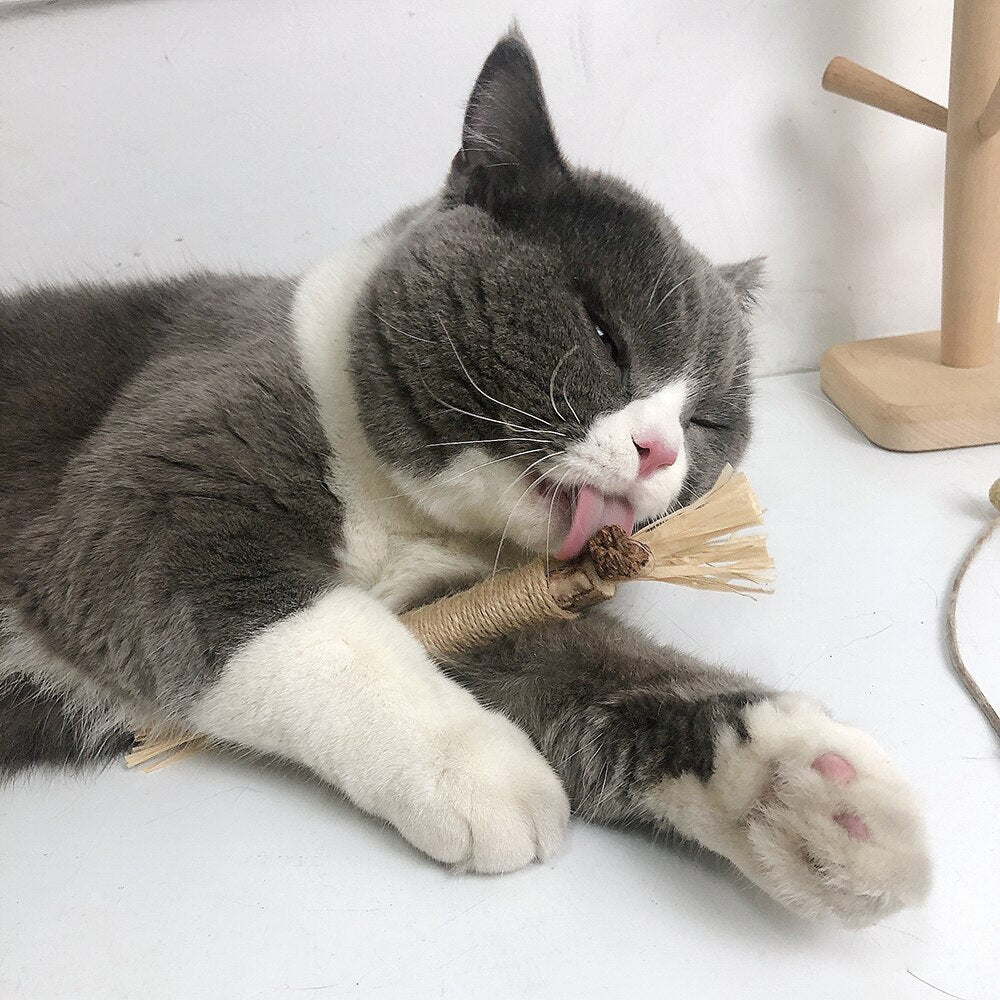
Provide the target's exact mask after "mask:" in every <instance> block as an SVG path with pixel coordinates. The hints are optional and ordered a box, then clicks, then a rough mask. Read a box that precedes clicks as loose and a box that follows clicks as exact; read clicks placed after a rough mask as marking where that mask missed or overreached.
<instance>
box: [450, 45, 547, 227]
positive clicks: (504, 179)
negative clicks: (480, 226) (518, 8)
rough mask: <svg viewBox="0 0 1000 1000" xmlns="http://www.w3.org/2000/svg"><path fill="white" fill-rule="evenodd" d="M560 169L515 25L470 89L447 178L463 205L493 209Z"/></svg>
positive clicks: (531, 63)
mask: <svg viewBox="0 0 1000 1000" xmlns="http://www.w3.org/2000/svg"><path fill="white" fill-rule="evenodd" d="M564 172H565V167H564V165H563V162H562V157H561V156H560V154H559V146H558V144H557V143H556V138H555V135H554V133H553V131H552V123H551V121H550V120H549V113H548V110H547V109H546V107H545V95H544V94H543V93H542V83H541V80H540V79H539V76H538V68H537V67H536V65H535V60H534V58H533V56H532V55H531V50H530V49H529V48H528V45H527V43H526V42H525V40H524V38H523V37H522V35H521V32H520V31H519V30H518V28H517V26H516V25H515V26H513V27H512V28H511V30H510V31H509V32H508V34H507V35H506V36H505V37H503V38H501V39H500V41H499V42H497V44H496V47H495V48H494V49H493V51H492V52H491V53H490V54H489V57H488V58H487V60H486V62H485V63H484V64H483V68H482V70H481V71H480V73H479V79H478V80H476V85H475V86H474V87H473V88H472V94H471V96H470V97H469V103H468V105H467V107H466V110H465V122H464V124H463V126H462V148H461V150H460V151H459V153H458V154H457V155H456V156H455V159H454V161H453V162H452V168H451V177H450V178H449V181H450V184H451V186H452V188H453V189H454V190H455V191H456V193H457V194H458V195H459V196H460V197H461V198H462V199H463V200H464V201H465V202H466V203H468V204H474V205H478V206H479V207H480V208H485V209H486V210H487V211H493V210H494V209H495V208H497V207H499V205H501V204H503V203H504V202H505V200H507V199H508V198H510V197H511V196H513V195H516V194H518V193H525V194H528V195H532V194H538V193H540V192H541V191H542V190H543V189H544V188H545V187H546V186H547V185H550V184H552V183H553V182H554V181H557V180H558V179H559V178H560V177H561V176H562V175H563V173H564Z"/></svg>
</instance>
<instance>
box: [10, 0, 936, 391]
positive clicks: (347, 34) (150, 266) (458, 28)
mask: <svg viewBox="0 0 1000 1000" xmlns="http://www.w3.org/2000/svg"><path fill="white" fill-rule="evenodd" d="M950 6H951V5H950V4H949V3H948V2H946V0H930V2H917V0H868V2H862V0H771V2H764V0H751V2H747V0H741V2H736V0H711V2H695V0H651V2H631V3H630V2H617V3H616V2H611V0H606V2H593V3H588V2H571V0H554V2H546V3H537V2H536V3H528V2H522V3H520V4H519V5H518V6H517V7H516V8H515V9H513V10H512V9H511V8H510V7H509V6H508V5H507V4H504V3H500V4H498V3H487V2H482V0H464V2H449V3H442V2H438V3H430V2H426V0H408V2H407V0H392V2H376V0H370V2H366V3H354V2H350V3H349V2H336V0H270V2H269V0H103V2H102V0H91V2H83V0H76V2H73V0H66V2H63V3H58V2H56V3H54V4H52V3H23V2H14V3H11V2H6V3H2V2H0V285H5V286H10V285H19V284H24V283H28V282H34V281H39V280H65V279H69V278H95V277H97V278H105V277H106V278H117V277H126V276H136V275H147V274H159V273H163V272H172V271H177V270H184V269H189V268H192V267H195V266H211V267H217V268H237V267H239V268H243V269H269V270H280V271H295V270H297V269H300V268H303V267H305V266H307V265H308V264H309V263H310V262H311V261H314V260H316V259H318V258H320V257H322V256H323V255H324V254H326V253H327V252H329V251H330V250H333V249H335V248H336V247H338V246H340V245H342V244H344V243H345V242H346V241H348V240H350V239H351V238H352V237H355V236H357V235H358V234H360V233H362V232H364V231H365V230H367V229H369V228H370V227H372V226H373V225H375V224H376V223H378V222H379V221H380V220H381V219H382V218H384V217H385V216H386V215H388V214H389V213H390V212H392V211H393V210H394V209H395V208H396V207H397V206H399V205H400V204H401V203H404V202H407V201H410V200H413V199H417V198H421V197H423V196H424V195H425V194H427V193H428V192H430V191H431V190H432V189H434V188H435V187H436V185H437V184H438V182H439V181H440V179H441V178H442V177H443V175H444V173H445V171H446V169H447V166H448V163H449V160H450V157H451V155H452V153H453V152H454V151H455V149H456V148H457V146H456V143H457V141H458V134H459V127H460V122H461V110H462V102H463V99H464V98H465V96H466V95H467V92H468V90H469V88H470V86H471V84H472V82H473V80H474V78H475V75H476V72H477V71H478V69H479V66H480V64H481V61H482V59H483V58H484V57H485V55H486V53H487V52H488V50H489V48H490V46H491V45H492V43H493V42H494V40H495V39H496V37H497V36H498V35H499V34H500V33H501V32H502V30H503V29H504V27H505V26H506V24H507V22H508V21H509V19H510V16H511V13H516V14H517V16H518V18H519V19H520V21H521V25H522V28H523V30H524V33H525V35H526V36H527V38H528V39H529V41H530V42H531V44H532V45H533V47H534V49H535V53H536V56H537V58H538V61H539V63H540V65H541V68H542V73H543V77H544V79H545V84H546V88H547V92H548V97H549V102H550V105H551V108H552V111H553V115H554V117H555V119H556V125H557V130H558V132H559V135H560V137H561V139H562V143H563V147H564V149H565V151H566V153H567V154H568V156H570V157H571V158H573V159H575V160H577V161H580V162H583V163H586V164H588V165H590V166H595V167H601V168H606V169H608V170H613V171H615V172H618V173H620V174H622V175H624V176H625V177H626V178H628V179H629V180H631V181H632V182H633V183H635V184H637V185H638V186H639V187H641V188H643V189H644V190H645V191H646V192H648V193H649V194H650V195H652V196H653V197H655V198H657V199H659V200H660V201H662V203H663V204H664V205H665V206H666V207H667V209H668V210H669V211H670V212H672V213H673V215H674V216H675V217H676V218H677V219H678V221H679V222H680V224H681V225H682V227H683V229H684V230H685V231H686V233H687V234H688V236H689V238H690V239H691V240H692V241H693V242H695V243H696V244H698V245H699V246H700V247H702V249H704V250H705V251H706V252H707V253H708V254H709V255H710V256H712V257H714V258H716V259H718V260H721V261H725V260H730V259H736V258H740V257H743V256H749V255H753V254H757V253H765V254H767V255H768V256H769V258H770V274H771V287H770V292H769V302H768V306H767V308H766V310H765V311H764V314H763V315H762V317H761V321H760V324H759V343H760V351H761V367H762V369H763V370H767V371H780V370H788V369H795V368H802V367H810V366H814V365H815V364H816V362H817V359H818V357H819V354H820V352H821V350H822V348H823V347H825V346H827V345H829V344H832V343H836V342H838V341H841V340H845V339H852V338H855V337H867V336H877V335H884V334H887V333H894V332H904V331H909V330H917V329H927V328H933V327H935V326H936V325H937V319H938V317H937V310H938V303H939V267H940V227H941V223H940V217H941V189H942V175H943V165H944V141H943V137H942V136H941V135H939V134H937V133H934V132H931V131H930V130H928V129H924V128H922V127H920V126H918V125H912V124H909V123H906V122H901V121H898V120H895V119H892V118H890V117H889V116H886V115H883V114H881V113H879V112H875V111H871V110H869V109H865V108H861V107H857V106H853V105H852V104H851V103H849V102H847V101H845V100H843V99H841V98H837V97H834V96H832V95H829V94H825V93H824V92H823V91H822V90H821V89H820V85H819V80H820V75H821V73H822V70H823V67H824V65H825V63H826V61H827V60H828V58H829V57H831V56H833V55H835V54H838V53H840V54H845V55H849V56H851V57H853V58H855V59H857V60H858V61H859V62H862V63H865V64H867V65H870V66H871V67H872V68H874V69H876V70H879V71H881V72H884V73H886V74H887V75H889V76H892V77H895V78H897V79H898V80H899V81H900V82H902V83H904V84H906V85H908V86H911V87H913V88H914V89H916V90H918V91H921V92H923V93H925V94H926V95H927V96H929V97H931V98H933V99H936V100H939V101H941V102H942V103H943V102H944V101H945V96H946V89H947V52H948V44H949V32H950V23H949V18H950V13H949V10H950Z"/></svg>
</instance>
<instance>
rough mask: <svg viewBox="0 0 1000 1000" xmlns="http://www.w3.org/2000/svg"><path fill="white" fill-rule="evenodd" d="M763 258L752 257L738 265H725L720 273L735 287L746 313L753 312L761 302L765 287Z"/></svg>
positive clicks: (741, 306)
mask: <svg viewBox="0 0 1000 1000" xmlns="http://www.w3.org/2000/svg"><path fill="white" fill-rule="evenodd" d="M764 265H765V260H764V258H763V257H752V258H751V259H750V260H744V261H740V263H738V264H723V265H722V267H720V268H719V273H720V274H721V275H722V277H723V278H725V279H726V281H728V282H729V283H730V285H732V286H733V291H734V292H736V298H737V301H738V302H739V304H740V308H741V309H742V310H743V312H744V313H746V314H749V313H751V312H753V310H754V308H755V307H756V305H757V303H758V302H759V301H760V293H761V291H762V289H763V287H764Z"/></svg>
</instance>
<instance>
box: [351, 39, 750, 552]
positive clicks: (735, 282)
mask: <svg viewBox="0 0 1000 1000" xmlns="http://www.w3.org/2000/svg"><path fill="white" fill-rule="evenodd" d="M384 236H385V238H386V239H387V243H388V250H387V252H386V253H385V254H384V256H383V258H382V260H381V263H380V265H379V267H378V268H377V270H376V271H375V273H374V274H373V276H372V278H371V280H370V281H369V283H368V285H367V288H366V290H365V292H364V293H363V296H362V299H361V301H360V302H359V305H358V311H357V316H356V328H357V335H356V336H355V338H354V341H353V348H352V378H353V382H354V385H355V391H356V393H357V396H358V402H359V409H360V411H361V414H362V420H363V423H364V427H365V432H366V434H367V436H368V439H369V442H370V444H371V446H372V448H373V449H374V451H375V452H376V454H377V455H378V456H379V457H380V458H381V459H382V460H383V461H384V462H385V464H386V465H387V467H388V468H389V469H390V470H391V475H392V477H393V479H394V481H395V483H396V485H397V486H398V487H399V489H400V490H401V492H403V493H405V494H407V495H408V496H409V497H410V498H411V499H412V501H413V502H414V503H415V504H416V505H417V506H419V507H420V508H421V509H422V510H423V511H424V512H425V513H426V514H428V515H430V516H431V517H432V518H433V519H435V520H436V521H437V522H439V523H440V524H442V525H443V526H445V527H446V528H448V529H450V530H455V531H460V532H471V533H474V534H477V535H481V536H490V535H493V536H495V537H498V538H499V537H501V536H506V538H508V539H510V540H511V541H513V542H517V543H518V544H520V545H521V546H523V547H526V548H528V549H533V550H536V551H542V550H548V551H552V552H554V553H556V554H557V555H559V556H561V557H570V556H573V555H575V554H576V553H577V552H578V551H579V550H580V549H581V548H582V546H583V544H584V543H585V541H586V539H587V538H588V537H589V536H590V534H592V533H593V531H595V530H596V529H597V528H598V527H600V526H601V525H603V524H612V523H615V524H620V525H622V526H623V527H625V528H626V529H627V530H631V528H632V526H633V524H634V523H636V522H642V521H646V520H649V519H651V518H654V517H656V516H658V515H660V514H662V513H663V512H665V511H666V510H668V509H669V508H671V507H672V506H674V505H676V504H677V503H679V502H681V501H683V500H686V499H689V498H691V497H693V496H696V495H698V494H699V493H701V492H703V491H704V489H705V488H707V486H709V485H710V484H711V482H712V480H713V479H714V478H715V477H716V476H717V474H718V473H719V471H720V469H721V468H722V466H723V464H724V463H726V462H736V461H737V460H738V459H739V458H740V456H741V455H742V453H743V450H744V448H745V446H746V442H747V437H748V433H749V415H748V405H749V399H750V386H749V374H748V366H749V360H750V351H749V345H748V336H747V334H748V321H749V313H750V311H751V308H752V305H753V300H754V295H755V292H756V289H757V286H758V283H759V262H757V261H750V262H747V263H745V264H740V265H735V266H730V267H715V266H713V265H712V264H711V263H710V262H709V261H708V260H706V258H705V257H704V256H703V255H702V254H700V253H699V252H698V251H697V250H695V249H694V248H693V247H691V246H689V245H688V244H687V243H686V242H685V241H684V240H683V238H682V237H681V235H680V233H679V232H678V230H677V228H676V227H675V226H674V224H673V223H672V222H671V221H670V219H669V218H667V216H666V215H665V214H664V213H663V211H662V210H661V209H660V208H659V207H658V206H656V205H654V204H652V203H651V202H650V201H648V200H647V199H646V198H644V197H642V196H641V195H639V194H638V193H637V192H635V191H634V190H632V189H631V188H630V187H628V186H627V185H626V184H624V183H622V182H621V181H618V180H615V179H613V178H611V177H608V176H605V175H603V174H598V173H594V172H591V171H586V170H581V169H576V168H573V167H571V166H570V165H569V164H567V163H566V162H565V161H564V159H563V157H562V155H561V153H560V151H559V146H558V144H557V142H556V139H555V135H554V133H553V129H552V124H551V122H550V119H549V115H548V111H547V109H546V106H545V99H544V96H543V93H542V88H541V82H540V80H539V77H538V71H537V69H536V66H535V63H534V59H533V58H532V55H531V53H530V51H529V49H528V48H527V45H526V44H525V42H524V40H523V38H521V36H520V35H519V34H518V33H517V32H516V31H514V32H512V33H511V34H509V35H508V36H506V37H505V38H503V39H501V41H500V42H499V43H498V44H497V46H496V47H495V48H494V50H493V52H492V53H491V54H490V56H489V58H488V59H487V60H486V63H485V65H484V66H483V69H482V71H481V73H480V75H479V78H478V80H477V81H476V84H475V87H474V88H473V91H472V95H471V97H470V99H469V102H468V107H467V109H466V113H465V121H464V126H463V130H462V142H461V148H460V150H459V152H458V153H457V155H456V156H455V158H454V160H453V162H452V165H451V170H450V173H449V175H448V177H447V180H446V182H445V185H444V188H443V190H442V191H441V192H440V193H439V195H438V196H437V197H436V198H434V199H433V200H432V201H430V202H428V203H427V204H425V205H422V206H419V207H418V208H416V209H412V210H409V211H407V212H404V213H402V214H401V215H400V216H399V217H398V218H397V219H396V220H395V221H394V222H393V223H392V224H390V226H389V228H388V230H387V231H386V233H385V234H384Z"/></svg>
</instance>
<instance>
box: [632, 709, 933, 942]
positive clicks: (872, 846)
mask: <svg viewBox="0 0 1000 1000" xmlns="http://www.w3.org/2000/svg"><path fill="white" fill-rule="evenodd" d="M742 722H743V729H744V732H742V733H738V732H737V731H736V730H735V729H734V728H731V727H725V728H724V729H722V730H721V731H720V733H719V735H718V737H717V741H716V747H715V767H714V770H713V774H712V776H711V778H710V779H709V780H708V781H707V782H705V783H702V782H699V781H698V780H697V779H695V778H693V776H690V775H686V776H683V777H681V778H677V779H672V780H667V781H664V782H663V783H661V784H660V785H659V786H657V788H656V789H654V791H653V792H652V793H651V796H650V804H651V805H653V807H654V809H656V810H657V811H658V812H659V814H660V815H661V816H662V818H664V819H666V820H667V821H668V822H669V823H670V824H671V825H673V826H674V827H675V828H676V829H677V830H678V831H679V832H681V833H682V834H684V835H685V836H688V837H691V838H692V839H695V840H698V841H700V842H701V843H703V844H705V845H706V846H708V847H710V848H712V849H713V850H715V851H717V852H718V853H720V854H723V855H724V856H726V857H728V858H729V859H730V860H731V861H732V862H733V863H734V864H736V865H737V867H739V868H740V869H741V870H742V871H743V872H744V874H745V875H747V877H748V878H750V879H751V880H752V881H754V882H756V883H757V884H758V885H759V886H760V887H761V888H763V889H764V890H765V891H766V892H767V893H769V894H770V895H771V896H773V897H774V898H775V899H777V900H779V901H780V902H781V903H783V904H784V905H785V906H787V907H788V908H789V909H791V910H793V911H795V912H796V913H799V914H800V915H802V916H805V917H810V918H815V917H821V916H831V915H832V916H834V917H836V918H838V919H839V920H840V921H841V922H842V923H844V924H845V925H848V926H855V927H860V926H866V925H868V924H872V923H875V922H876V921H878V920H880V919H881V918H882V917H884V916H886V915H888V914H889V913H892V912H894V911H895V910H898V909H900V908H902V907H906V906H913V905H915V904H917V903H919V902H921V901H922V900H923V899H924V897H925V896H926V894H927V891H928V888H929V884H930V864H929V860H928V856H927V851H926V847H925V842H924V833H923V824H922V822H921V819H920V815H919V812H918V810H917V807H916V804H915V802H914V798H913V795H912V793H911V791H910V789H909V787H908V786H907V784H906V782H905V781H904V780H903V779H902V777H901V776H900V775H899V774H898V773H897V772H896V770H895V768H894V767H893V766H892V765H891V764H890V763H889V761H888V760H887V759H886V757H885V755H884V753H883V752H882V751H881V750H880V748H879V747H878V746H877V744H876V743H875V742H874V741H873V740H872V739H870V738H869V737H868V736H867V735H865V734H864V733H862V732H859V731H858V730H856V729H853V728H851V727H849V726H844V725H840V724H839V723H836V722H834V721H833V720H832V719H830V718H829V717H828V716H827V715H826V714H825V713H824V712H823V711H822V709H820V708H819V707H818V706H817V705H815V704H814V703H813V702H811V701H809V700H807V699H805V698H801V697H798V696H792V695H785V696H780V697H777V698H772V699H769V700H766V701H761V702H758V703H756V704H753V705H750V706H748V707H747V708H746V709H744V710H743V713H742Z"/></svg>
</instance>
